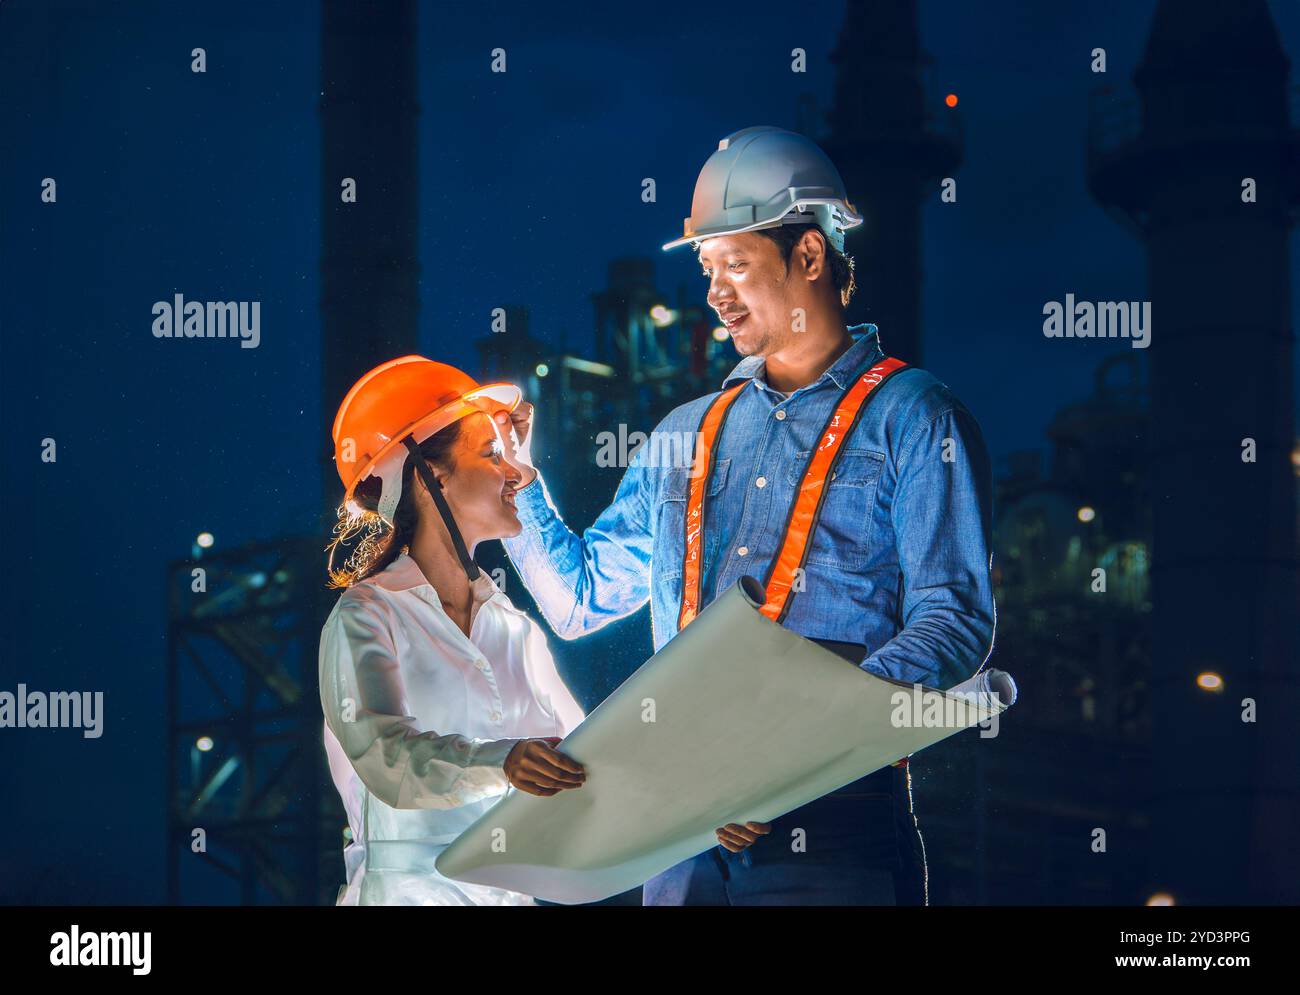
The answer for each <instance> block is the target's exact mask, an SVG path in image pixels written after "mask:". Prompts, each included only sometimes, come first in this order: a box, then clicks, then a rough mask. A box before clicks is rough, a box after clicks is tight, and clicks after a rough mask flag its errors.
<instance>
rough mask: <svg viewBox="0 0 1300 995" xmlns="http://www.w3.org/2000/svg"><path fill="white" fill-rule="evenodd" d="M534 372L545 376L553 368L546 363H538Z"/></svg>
mask: <svg viewBox="0 0 1300 995" xmlns="http://www.w3.org/2000/svg"><path fill="white" fill-rule="evenodd" d="M534 372H536V374H537V375H538V376H539V377H544V376H546V374H548V373H550V372H551V368H550V367H549V366H547V365H546V364H545V363H538V364H537V369H536V370H535V371H534Z"/></svg>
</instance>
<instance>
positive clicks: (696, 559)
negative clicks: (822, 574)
mask: <svg viewBox="0 0 1300 995" xmlns="http://www.w3.org/2000/svg"><path fill="white" fill-rule="evenodd" d="M906 366H907V364H906V363H904V362H903V361H902V360H901V359H882V360H881V361H880V362H879V363H877V364H876V365H875V366H873V367H872V368H871V369H869V370H867V372H866V373H864V374H862V376H860V377H857V378H856V379H854V381H853V383H851V384H850V385H849V387H848V389H847V390H846V391H845V392H844V393H843V394H842V395H841V396H840V399H839V403H837V404H836V405H835V410H834V411H833V412H831V416H830V418H829V420H827V422H826V426H825V428H823V429H822V434H821V441H820V442H819V443H818V444H817V448H816V449H814V450H813V452H812V454H811V455H810V456H809V457H808V465H807V467H805V468H804V474H803V481H802V482H801V483H800V484H799V490H798V491H797V492H795V498H794V503H793V505H791V507H790V514H789V517H787V518H786V524H785V535H784V536H783V537H782V539H781V545H780V546H779V547H778V549H777V553H776V556H775V557H774V558H773V560H772V566H771V569H770V570H769V571H768V575H767V583H766V585H765V587H766V589H767V600H766V602H765V603H764V605H763V607H762V608H761V609H759V610H760V611H761V612H762V613H763V614H764V615H766V616H767V617H768V618H770V619H771V620H772V621H773V622H776V623H777V624H778V625H779V624H780V623H781V622H784V621H785V616H786V613H787V612H788V611H789V610H790V595H791V593H792V588H793V587H794V581H795V577H796V576H797V573H798V571H799V570H800V569H802V568H803V565H804V563H805V562H806V561H807V558H808V545H809V541H810V540H811V539H812V534H813V532H814V531H815V530H816V528H817V519H818V518H819V517H820V516H821V510H822V503H823V502H824V501H825V500H826V491H827V486H826V485H827V482H828V481H829V480H830V479H831V477H832V475H833V473H834V470H835V464H836V462H837V460H838V457H839V454H840V449H841V447H842V446H843V444H844V440H845V439H846V438H848V436H849V433H851V432H852V431H853V428H854V426H855V425H856V424H857V422H858V418H859V417H860V416H861V414H862V412H863V410H864V409H865V408H866V404H867V399H868V398H869V397H870V396H871V393H872V391H874V390H875V389H876V388H877V387H879V386H880V385H881V384H882V383H884V382H885V381H886V380H888V379H889V378H890V377H891V376H893V375H894V374H895V373H897V372H898V371H899V370H902V369H904V368H906ZM747 386H749V381H748V380H746V381H745V382H744V383H741V384H737V385H736V386H735V387H732V388H731V389H730V390H724V391H723V392H722V393H721V394H719V395H718V396H717V397H716V398H714V400H713V403H712V404H710V405H709V409H708V410H707V411H706V412H705V413H704V417H703V418H702V419H701V420H700V429H699V443H698V446H697V448H696V452H695V461H694V463H693V464H692V467H691V478H690V484H689V487H688V490H687V498H686V546H685V553H684V560H683V564H682V608H681V613H680V614H679V615H678V617H677V628H678V631H680V630H682V629H684V628H686V626H687V625H689V624H690V623H691V622H692V621H694V620H695V616H696V615H698V614H699V610H700V574H701V568H702V566H703V564H702V562H701V561H702V559H703V555H702V552H701V551H702V549H703V546H704V523H705V514H704V512H705V502H704V495H705V492H706V491H707V490H708V482H709V476H710V475H711V474H712V473H713V451H714V443H715V442H716V441H717V438H718V435H719V434H720V433H721V431H722V426H723V423H724V422H725V421H726V419H727V413H728V412H729V411H730V410H731V405H732V404H733V403H734V402H735V400H736V396H737V395H738V394H739V393H740V392H741V391H742V390H743V389H744V388H745V387H747Z"/></svg>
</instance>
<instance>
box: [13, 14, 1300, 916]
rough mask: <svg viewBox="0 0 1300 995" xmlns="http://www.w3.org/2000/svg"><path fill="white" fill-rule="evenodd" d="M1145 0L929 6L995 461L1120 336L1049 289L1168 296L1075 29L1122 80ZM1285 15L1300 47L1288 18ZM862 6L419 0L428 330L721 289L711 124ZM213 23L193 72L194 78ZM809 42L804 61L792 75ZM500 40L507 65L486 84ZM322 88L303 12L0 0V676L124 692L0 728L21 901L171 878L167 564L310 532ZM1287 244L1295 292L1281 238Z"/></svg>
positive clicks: (575, 317)
mask: <svg viewBox="0 0 1300 995" xmlns="http://www.w3.org/2000/svg"><path fill="white" fill-rule="evenodd" d="M1153 9H1154V2H1153V0H1135V2H1132V3H1124V4H1117V3H1112V2H1100V0H1098V2H1089V3H1059V4H1057V3H1051V4H1046V3H1043V4H1038V3H1034V4H1026V3H1023V2H1014V0H992V2H984V3H978V4H973V3H966V2H960V3H958V2H951V3H939V2H924V0H923V2H922V3H921V10H922V15H921V17H922V41H923V45H924V46H925V48H926V49H927V50H928V51H929V52H930V53H931V54H932V55H933V56H934V58H935V60H936V66H935V69H934V75H933V82H934V85H935V91H936V92H935V96H936V97H938V96H941V95H942V93H944V92H947V91H949V90H951V91H955V92H956V93H958V94H959V96H960V110H961V113H962V115H963V118H964V123H965V133H966V146H965V156H964V162H963V165H962V167H961V169H960V171H959V172H958V174H957V175H958V180H959V184H960V187H959V189H960V197H959V204H958V205H940V204H939V203H937V201H932V202H931V203H930V204H929V206H927V207H926V209H925V213H924V265H925V275H926V285H925V297H924V318H925V332H924V335H925V344H926V355H927V362H926V366H927V367H929V368H930V369H931V370H932V371H933V372H935V373H936V374H937V375H938V376H939V377H940V378H942V379H944V380H946V381H947V382H948V383H949V384H951V385H952V387H953V388H954V389H955V390H956V391H957V393H958V394H959V395H960V396H961V397H962V398H963V399H964V400H965V401H966V403H967V404H968V406H969V407H970V408H971V409H972V410H973V411H974V412H975V414H976V415H977V416H978V418H979V419H980V421H981V423H982V425H983V428H984V432H985V435H986V437H987V438H988V440H989V443H990V446H991V448H992V450H993V451H994V453H995V455H999V456H1002V455H1005V454H1006V453H1008V452H1009V451H1011V450H1014V449H1017V448H1022V447H1027V446H1037V445H1040V444H1041V440H1042V433H1043V429H1044V427H1045V426H1046V424H1047V422H1048V420H1049V418H1050V417H1051V415H1052V413H1053V412H1055V411H1056V410H1057V409H1058V408H1059V407H1060V406H1061V405H1062V404H1063V403H1065V402H1068V401H1071V400H1074V399H1077V398H1078V397H1080V396H1081V395H1083V394H1085V393H1087V392H1088V391H1089V389H1090V387H1091V382H1092V376H1093V371H1094V370H1095V368H1096V366H1097V364H1098V363H1099V362H1100V361H1101V359H1102V358H1103V357H1104V356H1105V355H1107V354H1109V353H1112V352H1114V351H1116V350H1124V351H1127V348H1128V346H1127V344H1126V343H1123V342H1119V343H1104V342H1090V341H1082V340H1079V341H1070V342H1058V341H1055V340H1050V341H1049V340H1047V339H1045V338H1044V337H1043V335H1042V330H1041V329H1042V320H1043V319H1042V313H1041V309H1042V306H1043V303H1044V302H1045V301H1047V300H1051V299H1057V300H1059V299H1063V298H1064V296H1065V294H1066V293H1067V292H1073V293H1074V294H1076V296H1078V297H1079V298H1081V299H1091V300H1097V299H1104V300H1139V299H1143V298H1145V296H1146V292H1145V286H1146V280H1145V256H1144V253H1143V250H1142V247H1141V245H1139V244H1138V243H1137V242H1135V241H1134V240H1133V239H1132V238H1131V237H1130V236H1129V235H1128V234H1126V233H1125V232H1124V231H1123V230H1121V229H1120V228H1119V227H1118V226H1117V225H1116V224H1115V223H1114V222H1112V221H1111V220H1109V219H1108V218H1107V217H1106V216H1105V215H1104V213H1103V212H1102V210H1101V209H1100V208H1099V207H1098V206H1097V204H1096V203H1095V202H1094V201H1093V200H1092V199H1091V198H1090V197H1089V196H1088V194H1087V191H1086V185H1085V179H1084V134H1085V125H1086V120H1087V118H1086V111H1087V95H1088V92H1089V91H1090V90H1091V89H1092V88H1093V87H1095V86H1097V85H1098V83H1099V82H1101V81H1100V80H1099V78H1098V77H1096V76H1094V75H1093V74H1092V73H1090V72H1089V71H1088V53H1089V52H1090V51H1091V50H1092V49H1093V48H1094V47H1097V46H1101V47H1105V48H1106V49H1107V52H1108V58H1109V69H1110V73H1109V75H1108V77H1107V80H1109V81H1112V82H1116V83H1119V82H1127V81H1128V80H1129V79H1130V77H1131V74H1132V70H1133V69H1134V67H1135V66H1136V64H1137V62H1138V59H1139V57H1140V54H1141V51H1142V47H1143V45H1144V43H1145V39H1146V34H1147V29H1148V27H1149V24H1150V19H1151V12H1152V11H1153ZM1272 9H1273V13H1274V18H1275V21H1276V22H1277V24H1278V26H1279V29H1280V31H1281V33H1282V38H1283V44H1284V46H1285V47H1286V49H1287V51H1288V53H1289V55H1290V57H1291V59H1292V62H1293V64H1294V63H1296V62H1297V61H1300V10H1298V9H1297V5H1296V4H1294V3H1292V2H1275V3H1273V4H1272ZM841 19H842V4H841V3H840V2H832V0H808V2H804V3H801V4H798V5H795V6H793V7H792V6H791V5H789V4H784V3H777V2H766V0H758V2H751V3H749V4H745V5H740V6H736V5H705V4H697V3H684V2H672V3H660V4H653V5H634V6H628V7H619V6H618V5H610V6H609V7H608V8H605V9H600V10H597V9H595V8H593V7H591V6H590V5H586V4H583V5H572V7H571V8H570V9H568V10H567V12H566V11H565V10H559V11H558V12H557V11H556V10H545V11H543V10H542V9H541V8H539V7H538V6H537V5H533V4H492V3H475V4H457V5H455V6H454V7H451V8H449V9H443V8H442V7H441V5H438V6H436V7H435V6H434V5H426V6H425V7H424V9H423V10H422V13H421V23H420V28H419V31H420V38H419V51H420V58H421V70H420V71H421V82H420V93H421V108H422V114H421V140H420V175H421V180H422V188H421V207H420V212H421V213H420V220H421V234H420V251H421V265H422V280H421V298H422V311H421V319H420V327H421V347H422V350H423V351H424V353H425V354H426V355H429V356H432V357H435V358H439V359H444V360H447V361H450V362H455V363H458V364H462V365H465V366H466V367H467V368H468V369H470V370H471V371H472V370H473V364H474V361H475V356H474V353H473V351H472V349H471V347H470V343H471V342H472V341H473V339H475V338H477V337H478V336H479V335H482V334H485V333H486V332H487V322H488V320H489V314H490V312H491V310H492V308H494V307H497V306H500V305H503V304H522V305H526V306H528V307H529V308H530V309H531V311H532V325H533V333H534V334H535V335H537V336H539V337H541V338H543V339H546V340H550V341H552V342H558V341H559V340H560V337H561V334H562V333H564V334H567V341H568V343H569V345H570V346H571V347H579V348H580V347H581V346H583V345H584V344H585V343H588V342H589V341H590V329H591V325H592V311H591V306H590V301H589V294H590V293H592V292H593V291H595V290H597V289H599V288H600V287H602V286H603V285H604V282H605V271H606V267H607V265H608V263H609V261H610V260H611V259H612V258H614V257H617V256H623V255H631V254H651V255H655V256H656V257H657V259H658V267H659V269H658V272H659V277H660V286H661V288H663V289H664V291H665V292H666V293H669V294H671V293H674V292H675V288H676V286H677V284H678V283H679V282H686V284H687V286H688V287H689V288H693V291H694V292H695V293H697V294H698V295H699V298H700V300H701V301H702V299H703V292H704V289H705V286H704V281H703V280H702V278H700V277H699V275H698V272H697V270H696V268H695V266H694V264H693V262H692V257H691V255H690V253H689V251H688V250H681V251H679V252H677V253H674V254H660V253H659V250H658V247H659V246H660V245H661V244H662V243H663V242H665V241H667V240H668V239H669V238H671V237H674V236H676V235H678V234H680V229H681V219H682V217H683V216H684V215H685V214H686V213H687V211H688V208H689V204H690V196H691V190H692V188H693V185H694V180H695V176H696V174H697V172H698V170H699V167H700V166H701V164H702V163H703V161H704V159H705V158H706V157H707V156H708V154H709V153H710V152H711V151H712V150H713V149H714V148H715V147H716V143H717V140H718V139H719V138H720V137H722V136H723V135H725V134H727V133H729V132H731V131H734V130H737V129H738V128H741V127H744V126H748V125H752V124H776V125H783V126H793V125H794V124H795V123H796V115H795V107H796V101H797V99H798V96H799V94H800V93H801V92H803V91H807V90H811V91H813V92H814V93H816V94H817V95H818V98H819V100H820V103H821V106H822V107H823V108H825V107H826V106H827V105H828V100H829V94H830V88H831V84H832V79H833V77H832V67H831V66H830V65H829V63H828V61H827V59H826V56H827V54H828V53H829V51H830V49H831V48H832V46H833V44H834V42H835V39H836V35H837V32H838V29H839V26H840V22H841ZM196 46H201V47H204V48H205V49H206V50H207V58H208V71H207V73H206V74H202V75H197V74H194V73H192V72H191V71H190V54H189V53H190V50H191V49H192V48H194V47H196ZM795 46H802V47H804V48H806V49H807V51H808V54H809V59H808V65H809V71H808V73H807V74H806V75H802V76H800V75H794V74H792V73H791V72H790V71H789V61H790V50H791V48H793V47H795ZM495 47H503V48H505V49H506V50H507V51H508V58H509V72H508V73H507V74H505V75H493V74H491V73H489V72H488V65H489V52H490V51H491V49H493V48H495ZM1294 78H1295V71H1294V69H1293V79H1294ZM320 89H321V87H320V79H319V10H318V6H317V5H316V4H315V3H271V4H267V3H260V2H257V3H253V2H249V3H230V2H227V3H211V4H187V3H131V4H110V3H90V2H86V3H68V2H54V0H51V2H43V3H37V2H34V0H23V2H13V0H6V2H4V3H3V4H0V94H3V98H0V124H2V125H3V127H0V180H2V181H3V185H2V190H3V193H2V195H0V253H2V255H0V274H2V275H0V334H2V335H3V349H2V351H0V412H3V417H4V423H5V425H6V426H7V431H8V435H9V439H10V443H11V445H10V447H9V456H10V459H9V461H8V462H7V463H6V471H5V486H4V490H3V493H4V496H5V510H6V513H7V518H8V520H9V521H10V522H11V532H10V535H11V538H10V543H9V550H8V553H9V555H8V569H7V571H6V574H5V577H4V586H3V591H4V602H5V605H6V607H7V609H8V610H9V611H10V613H11V618H12V619H13V628H12V630H11V633H10V635H9V636H8V638H6V639H5V640H4V644H3V650H0V652H2V653H3V663H2V664H0V690H12V689H13V688H14V687H15V685H16V684H17V683H18V682H20V681H22V682H25V683H27V684H28V685H29V686H30V687H32V688H34V689H44V690H51V689H87V690H103V691H104V692H105V694H106V699H107V700H106V708H107V731H106V733H105V735H104V737H103V738H102V739H99V740H83V739H82V738H81V737H80V735H79V734H78V733H76V732H74V731H69V730H63V731H45V732H36V731H21V732H18V731H0V743H2V744H3V763H0V794H2V795H3V797H4V798H5V799H6V802H7V806H6V814H7V816H8V818H7V820H6V821H7V831H8V840H7V842H8V843H9V845H8V846H6V847H5V848H4V854H3V856H0V900H3V899H4V898H6V897H12V896H13V895H15V894H18V895H31V896H35V897H38V898H44V899H46V900H49V901H61V900H68V901H75V900H77V899H78V898H85V899H88V900H98V901H106V900H120V901H159V900H161V899H162V897H163V881H162V868H163V862H164V855H165V847H164V839H163V830H164V816H163V811H164V808H163V797H164V774H163V766H162V765H163V756H164V741H165V737H164V723H163V701H164V647H165V638H166V631H165V625H164V591H163V582H164V573H163V571H164V566H165V564H166V563H167V562H169V561H170V560H172V559H175V558H177V557H180V556H184V555H185V554H186V553H187V551H188V550H189V547H190V543H191V540H192V538H193V537H194V535H195V534H196V533H197V532H199V531H200V530H203V529H208V530H211V531H212V532H213V533H214V534H215V535H216V537H217V541H218V543H219V544H221V545H233V544H239V543H243V542H246V541H249V540H253V539H263V538H272V537H275V536H277V535H280V534H283V533H285V532H290V531H293V532H302V531H306V530H308V529H311V528H313V527H314V526H315V524H316V514H317V510H318V508H319V506H320V501H321V496H320V494H319V474H318V470H317V464H316V457H317V454H318V453H319V451H320V449H321V447H322V445H323V443H324V440H325V439H326V437H327V434H328V427H329V426H328V421H327V419H328V418H330V417H332V415H333V404H334V403H335V402H336V401H337V399H333V400H332V401H331V403H330V405H329V406H328V410H327V411H322V405H321V400H320V397H319V365H318V335H319V324H318V314H319V305H318V297H319V291H320V280H319V261H320V248H319V235H320V231H319V201H320V191H319V184H320V177H319V115H318V111H317V100H318V98H319V94H320ZM46 176H51V177H54V178H55V179H56V180H57V182H58V203H57V204H55V205H45V204H42V203H41V202H40V199H39V189H40V182H41V179H42V178H43V177H46ZM646 176H651V177H654V178H656V180H657V183H658V202H657V203H655V204H644V203H642V202H641V199H640V190H641V187H640V183H641V179H642V177H646ZM850 193H852V191H850ZM852 246H853V243H852V239H851V238H850V241H849V248H850V251H852ZM1291 265H1292V274H1293V276H1292V284H1293V287H1294V285H1295V284H1296V282H1297V281H1296V279H1295V274H1296V273H1297V272H1298V271H1300V270H1298V269H1297V266H1298V265H1300V264H1298V261H1297V252H1296V247H1295V240H1294V238H1293V239H1292V256H1291ZM177 292H180V293H184V294H185V295H186V296H187V297H188V298H191V299H196V300H228V299H234V300H250V301H251V300H258V301H261V302H262V330H261V345H260V347H259V348H257V349H250V350H244V349H240V348H238V345H237V344H236V343H234V342H231V341H219V340H197V341H190V340H180V341H167V340H157V339H155V338H154V337H153V336H152V335H151V334H150V324H151V320H152V316H151V307H152V305H153V303H154V302H155V301H158V300H167V299H170V298H171V295H172V294H174V293H177ZM1295 304H1296V302H1295V301H1294V300H1293V311H1294V310H1295V308H1294V305H1295ZM1155 321H1156V323H1157V325H1158V322H1159V316H1158V315H1157V316H1156V317H1155ZM1294 324H1295V322H1294V320H1293V325H1294ZM1157 335H1158V331H1157ZM887 341H888V340H887V337H886V342H887ZM994 357H996V364H995V363H994V360H993V358H994ZM385 358H388V357H380V356H376V357H374V359H375V361H376V362H378V361H380V360H382V359H385ZM994 369H997V370H998V376H997V377H996V378H994V377H992V376H991V375H990V374H991V371H993V370H994ZM46 437H52V438H54V439H55V440H56V441H57V444H58V462H57V463H55V464H44V463H42V462H41V461H40V458H39V456H40V440H41V439H43V438H46ZM537 445H538V447H539V448H541V447H545V446H546V445H547V440H539V441H538V444H537ZM575 524H585V523H575Z"/></svg>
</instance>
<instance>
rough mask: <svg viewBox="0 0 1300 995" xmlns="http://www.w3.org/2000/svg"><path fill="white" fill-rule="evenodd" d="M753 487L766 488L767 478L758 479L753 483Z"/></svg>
mask: <svg viewBox="0 0 1300 995" xmlns="http://www.w3.org/2000/svg"><path fill="white" fill-rule="evenodd" d="M754 486H755V487H766V486H767V478H766V477H759V478H758V479H757V480H755V481H754Z"/></svg>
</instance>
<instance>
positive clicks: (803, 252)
mask: <svg viewBox="0 0 1300 995" xmlns="http://www.w3.org/2000/svg"><path fill="white" fill-rule="evenodd" d="M795 258H796V259H797V260H798V262H799V266H800V269H801V270H802V271H803V274H804V276H805V277H807V278H808V282H809V283H814V282H816V280H817V279H818V278H819V277H820V276H821V275H822V274H823V273H825V272H826V239H825V238H823V237H822V234H821V232H819V231H817V230H816V229H815V228H809V229H808V230H807V231H805V232H804V233H803V237H802V238H800V239H799V244H798V245H796V246H795Z"/></svg>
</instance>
